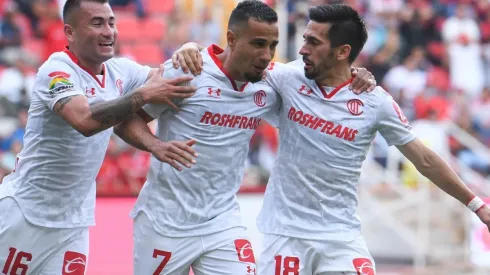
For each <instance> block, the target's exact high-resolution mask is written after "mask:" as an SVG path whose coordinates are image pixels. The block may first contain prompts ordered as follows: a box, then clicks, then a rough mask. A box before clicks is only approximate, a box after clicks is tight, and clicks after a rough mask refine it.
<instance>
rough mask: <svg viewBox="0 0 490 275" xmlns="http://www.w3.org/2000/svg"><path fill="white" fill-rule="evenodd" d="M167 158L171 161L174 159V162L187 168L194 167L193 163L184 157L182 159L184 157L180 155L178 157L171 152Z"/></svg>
mask: <svg viewBox="0 0 490 275" xmlns="http://www.w3.org/2000/svg"><path fill="white" fill-rule="evenodd" d="M167 156H168V157H169V158H170V159H172V160H174V161H177V162H178V163H180V164H182V165H184V166H185V167H187V168H191V167H192V165H191V163H190V162H189V161H187V160H186V159H185V158H184V157H182V156H180V155H178V154H176V153H172V152H169V153H167Z"/></svg>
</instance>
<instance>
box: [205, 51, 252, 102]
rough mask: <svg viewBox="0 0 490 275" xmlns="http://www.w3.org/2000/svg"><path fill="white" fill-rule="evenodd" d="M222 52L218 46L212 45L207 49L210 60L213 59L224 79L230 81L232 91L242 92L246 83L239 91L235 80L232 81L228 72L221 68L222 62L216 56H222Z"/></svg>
mask: <svg viewBox="0 0 490 275" xmlns="http://www.w3.org/2000/svg"><path fill="white" fill-rule="evenodd" d="M223 52H224V50H223V49H222V48H220V47H219V46H218V45H214V44H213V45H211V46H209V47H208V53H209V56H211V59H213V61H214V63H215V64H216V66H218V68H219V69H220V70H221V71H222V72H223V74H225V75H226V77H227V78H228V79H229V80H230V82H231V86H233V89H234V90H235V91H237V92H243V90H245V87H246V86H247V84H248V82H246V83H245V84H244V85H243V86H242V87H240V89H238V86H237V85H236V82H235V80H233V78H231V76H230V74H229V73H228V71H226V69H225V68H223V62H221V60H220V59H219V58H218V56H217V55H218V54H222V53H223Z"/></svg>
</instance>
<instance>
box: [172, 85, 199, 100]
mask: <svg viewBox="0 0 490 275" xmlns="http://www.w3.org/2000/svg"><path fill="white" fill-rule="evenodd" d="M195 93H196V89H195V88H194V87H175V89H174V90H173V91H172V94H171V95H172V97H176V98H189V97H192V96H193V95H194V94H195Z"/></svg>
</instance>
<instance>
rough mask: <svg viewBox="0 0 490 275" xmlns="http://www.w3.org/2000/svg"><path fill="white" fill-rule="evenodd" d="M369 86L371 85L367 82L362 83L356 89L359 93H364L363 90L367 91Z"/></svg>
mask: <svg viewBox="0 0 490 275" xmlns="http://www.w3.org/2000/svg"><path fill="white" fill-rule="evenodd" d="M369 87H371V84H370V83H369V82H368V83H366V84H364V85H363V86H362V87H361V88H360V89H359V91H358V94H361V93H364V92H367V91H368V89H369Z"/></svg>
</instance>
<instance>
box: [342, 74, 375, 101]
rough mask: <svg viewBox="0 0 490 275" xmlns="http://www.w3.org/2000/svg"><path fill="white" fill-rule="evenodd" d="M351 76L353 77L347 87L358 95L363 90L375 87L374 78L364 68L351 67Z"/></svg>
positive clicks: (371, 89)
mask: <svg viewBox="0 0 490 275" xmlns="http://www.w3.org/2000/svg"><path fill="white" fill-rule="evenodd" d="M351 72H352V76H355V78H354V79H353V80H352V83H351V84H350V87H349V89H351V90H352V91H353V92H354V93H355V94H357V95H359V94H361V93H363V92H368V93H369V92H372V91H373V90H374V88H376V79H375V78H374V76H373V74H372V73H371V72H370V71H368V70H366V68H352V69H351Z"/></svg>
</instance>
